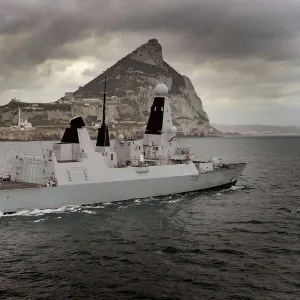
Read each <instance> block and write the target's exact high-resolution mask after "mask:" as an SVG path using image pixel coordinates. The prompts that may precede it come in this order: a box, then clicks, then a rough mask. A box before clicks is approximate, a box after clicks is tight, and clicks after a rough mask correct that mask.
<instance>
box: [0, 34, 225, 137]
mask: <svg viewBox="0 0 300 300" xmlns="http://www.w3.org/2000/svg"><path fill="white" fill-rule="evenodd" d="M105 77H106V78H107V95H108V101H107V115H108V123H109V126H110V128H111V134H112V137H113V136H116V135H117V134H118V132H120V131H122V132H123V133H127V136H128V137H139V136H141V134H142V133H143V130H144V126H145V124H146V121H147V118H148V116H149V111H150V106H151V104H152V101H153V97H154V89H155V86H156V85H157V84H158V83H165V84H166V85H167V86H168V87H169V98H170V101H171V106H172V109H173V121H174V124H175V125H176V126H178V127H179V130H180V131H181V134H182V135H184V136H208V135H218V133H219V132H218V131H216V130H215V129H214V128H212V127H211V126H210V125H209V119H208V116H207V114H206V112H205V111H204V110H203V106H202V101H201V99H200V98H199V97H198V95H197V94H196V92H195V90H194V87H193V84H192V82H191V80H190V79H189V78H188V77H186V76H183V75H181V74H179V73H178V72H177V71H176V70H174V69H173V68H172V67H171V66H170V65H169V64H167V63H166V62H165V61H164V59H163V54H162V47H161V45H160V44H159V42H158V41H157V40H156V39H151V40H149V41H148V42H147V43H146V44H144V45H142V46H141V47H139V48H137V49H136V50H135V51H133V52H132V53H130V54H128V55H127V56H125V57H124V58H122V59H121V60H119V61H118V62H117V63H115V64H114V65H113V66H112V67H110V68H108V69H107V70H106V71H104V72H103V73H102V74H101V75H99V76H98V77H96V78H95V79H93V80H92V81H90V82H88V83H87V84H85V85H84V86H82V87H80V88H79V89H78V90H76V91H75V92H73V93H68V94H67V95H66V96H64V97H62V98H61V99H59V100H58V101H56V102H54V103H48V104H37V103H36V104H29V103H23V102H16V101H11V102H10V103H9V104H7V105H5V106H2V107H0V113H1V117H0V126H11V125H16V124H17V122H18V107H20V108H21V110H22V117H23V118H26V119H27V120H28V121H29V122H31V123H32V124H33V126H35V127H39V128H40V129H36V131H35V135H34V136H35V137H36V139H38V138H39V137H40V138H41V139H42V136H44V135H45V131H44V130H45V129H46V128H47V130H48V131H49V132H55V134H53V139H56V138H57V132H61V130H62V129H63V127H64V126H65V125H66V124H68V121H69V119H70V118H72V117H73V116H76V115H81V116H83V118H84V119H85V121H86V123H87V125H89V126H90V125H92V124H93V123H94V122H96V120H97V118H98V117H99V116H100V117H101V109H102V105H101V103H102V97H103V96H102V95H103V88H104V86H103V85H104V78H105ZM53 127H55V128H53ZM1 131H3V130H0V139H2V140H3V139H6V138H7V134H8V133H7V131H5V137H2V135H3V134H1ZM37 131H40V132H41V133H40V134H37ZM26 134H27V135H29V137H28V139H30V138H31V135H32V133H26ZM26 134H25V133H24V136H25V135H26ZM13 135H14V133H12V136H13ZM45 136H46V138H47V139H49V134H46V135H45ZM50 136H51V134H50ZM19 138H22V135H20V136H18V138H17V139H19ZM8 139H13V137H12V138H8Z"/></svg>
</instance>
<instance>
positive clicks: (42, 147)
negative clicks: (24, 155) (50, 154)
mask: <svg viewBox="0 0 300 300" xmlns="http://www.w3.org/2000/svg"><path fill="white" fill-rule="evenodd" d="M41 147H42V154H43V157H44V148H43V141H41Z"/></svg>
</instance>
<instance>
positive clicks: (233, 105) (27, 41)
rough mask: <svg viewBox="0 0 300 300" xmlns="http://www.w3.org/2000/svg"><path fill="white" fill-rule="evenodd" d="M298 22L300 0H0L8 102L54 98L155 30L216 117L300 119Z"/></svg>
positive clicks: (2, 79)
mask: <svg viewBox="0 0 300 300" xmlns="http://www.w3.org/2000/svg"><path fill="white" fill-rule="evenodd" d="M299 29H300V2H299V1H296V0H294V1H293V0H286V1H281V0H280V1H279V0H261V1H257V0H253V1H247V0H244V1H243V0H186V1H182V0H180V1H179V0H164V1H159V0H126V1H124V0H110V1H104V0H89V1H81V0H51V1H48V0H27V1H26V0H24V1H19V0H0V64H1V67H0V103H2V104H4V103H7V102H8V101H9V100H10V98H12V97H20V98H21V99H22V100H24V101H31V102H32V101H55V100H57V99H58V98H60V97H61V96H62V95H63V94H64V92H65V91H72V90H75V89H77V88H78V86H79V85H83V84H85V83H86V82H88V81H89V80H91V79H92V78H93V77H94V76H96V75H98V74H99V73H101V72H102V71H104V70H105V69H106V68H107V67H109V66H110V65H112V64H113V63H115V62H116V61H117V60H119V59H120V58H122V57H123V56H124V55H126V54H127V53H129V52H131V51H133V50H134V49H135V48H137V47H138V46H140V45H141V44H143V43H145V42H147V41H148V40H149V39H150V38H153V37H155V38H157V39H158V40H159V42H160V43H161V45H162V47H163V54H164V59H165V60H166V61H167V62H168V63H169V64H171V65H172V66H174V67H175V68H176V69H177V70H178V71H179V72H181V73H183V74H185V75H187V76H188V77H190V78H191V79H192V82H193V84H194V86H195V88H196V91H197V93H198V95H199V96H200V97H201V98H202V101H203V104H204V108H205V109H206V111H207V112H208V115H209V117H210V119H211V121H212V122H214V123H231V124H232V123H261V124H263V123H266V122H267V123H273V124H297V125H300V121H298V119H297V114H295V111H299V112H300V102H299V101H298V97H299V94H300V88H299V87H298V80H299V76H300V52H299V51H300V30H299ZM224 111H225V113H224ZM258 112H259V113H258ZM289 112H290V113H291V114H290V116H293V117H292V118H291V117H289V116H288V115H289ZM292 112H293V113H292ZM270 114H271V115H272V116H273V117H272V116H270Z"/></svg>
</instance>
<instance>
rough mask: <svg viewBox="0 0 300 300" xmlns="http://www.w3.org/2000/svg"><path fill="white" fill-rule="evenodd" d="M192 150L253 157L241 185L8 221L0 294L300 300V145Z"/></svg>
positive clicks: (205, 144)
mask: <svg viewBox="0 0 300 300" xmlns="http://www.w3.org/2000/svg"><path fill="white" fill-rule="evenodd" d="M188 142H189V143H190V145H192V146H194V149H195V152H196V153H197V154H198V155H202V156H203V157H204V158H209V157H210V156H211V155H212V154H214V155H217V156H222V157H223V158H225V159H227V160H235V159H236V160H246V161H248V162H249V165H248V166H247V168H246V169H245V171H244V175H243V177H242V178H241V181H240V182H239V184H238V187H235V188H231V189H228V190H224V191H221V192H206V193H191V194H188V195H185V196H180V197H179V196H173V197H164V198H161V199H160V200H154V199H144V200H136V201H129V202H126V203H122V204H112V205H99V206H98V207H97V208H90V207H85V208H79V207H70V208H61V209H57V210H55V211H53V210H52V211H33V212H31V213H29V212H22V213H20V214H19V215H12V216H5V217H4V216H2V217H0V224H1V229H0V232H1V242H0V298H1V299H69V298H70V299H280V300H282V299H299V297H300V296H299V295H300V267H299V265H300V245H299V244H300V243H299V242H300V190H299V185H300V181H299V177H300V163H299V154H300V138H297V137H272V138H268V137H264V138H223V139H222V138H210V139H190V140H188ZM48 144H49V143H48ZM18 147H19V144H18V143H0V154H1V156H0V166H1V168H2V170H5V169H6V168H7V167H8V164H7V162H5V159H6V158H8V157H10V156H12V155H13V153H14V151H17V150H18ZM30 148H31V149H35V151H39V149H40V143H27V144H26V143H24V144H22V148H21V149H23V150H25V149H30ZM9 149H14V150H13V151H8V150H9ZM87 196H88V195H87ZM41 201H42V199H41Z"/></svg>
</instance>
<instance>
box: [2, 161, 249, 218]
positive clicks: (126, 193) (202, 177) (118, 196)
mask: <svg viewBox="0 0 300 300" xmlns="http://www.w3.org/2000/svg"><path fill="white" fill-rule="evenodd" d="M245 166H246V164H245V163H236V164H229V169H227V170H219V171H214V172H208V173H204V174H201V173H198V174H196V173H195V172H190V173H191V175H189V174H185V175H182V176H181V175H178V176H174V175H176V174H174V172H172V170H170V174H162V175H161V176H157V173H156V172H155V171H154V173H155V174H154V176H153V177H152V176H151V170H150V171H149V173H148V174H147V175H146V176H145V175H144V174H142V176H141V177H142V178H138V177H139V176H136V178H133V179H128V180H126V179H125V180H124V179H122V180H108V181H106V182H95V183H92V182H91V183H85V184H75V185H61V186H54V187H37V186H32V187H31V186H30V185H29V186H28V187H26V188H24V187H23V188H20V189H18V186H13V187H12V188H7V189H5V187H2V189H0V211H1V212H3V213H14V212H17V211H22V210H31V209H53V208H58V207H63V206H69V205H93V204H97V203H109V202H115V201H123V200H130V199H137V198H139V199H140V198H148V197H157V196H164V195H171V194H180V193H186V192H192V191H201V190H207V189H212V188H218V187H219V188H222V187H224V186H230V185H234V184H235V183H236V182H237V180H238V178H239V177H240V175H241V173H242V171H243V170H244V168H245ZM158 168H159V167H158ZM186 173H188V172H186ZM137 175H138V174H137Z"/></svg>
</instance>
